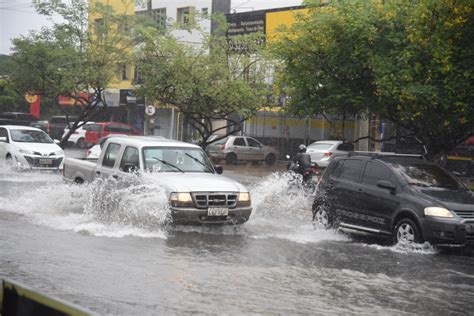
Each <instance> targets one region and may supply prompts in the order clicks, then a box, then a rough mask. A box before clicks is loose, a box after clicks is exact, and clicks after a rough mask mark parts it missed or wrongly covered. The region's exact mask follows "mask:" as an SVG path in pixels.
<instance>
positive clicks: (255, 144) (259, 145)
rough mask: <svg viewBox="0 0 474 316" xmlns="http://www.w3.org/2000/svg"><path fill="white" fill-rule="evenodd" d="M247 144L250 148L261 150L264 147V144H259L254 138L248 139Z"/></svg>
mask: <svg viewBox="0 0 474 316" xmlns="http://www.w3.org/2000/svg"><path fill="white" fill-rule="evenodd" d="M247 143H249V146H250V147H257V148H260V147H261V146H262V144H260V143H259V142H257V141H256V140H255V139H253V138H247Z"/></svg>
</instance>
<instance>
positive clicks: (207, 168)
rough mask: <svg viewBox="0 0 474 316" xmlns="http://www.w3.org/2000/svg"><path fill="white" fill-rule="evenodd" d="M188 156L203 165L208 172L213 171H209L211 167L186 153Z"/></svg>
mask: <svg viewBox="0 0 474 316" xmlns="http://www.w3.org/2000/svg"><path fill="white" fill-rule="evenodd" d="M185 155H186V156H188V157H189V158H191V159H192V160H194V161H196V162H197V163H199V164H201V165H202V166H203V167H204V168H206V171H209V172H210V171H211V170H209V166H208V165H206V164H205V163H204V162H202V161H201V160H199V159H197V158H196V157H194V156H192V155H190V154H188V153H185Z"/></svg>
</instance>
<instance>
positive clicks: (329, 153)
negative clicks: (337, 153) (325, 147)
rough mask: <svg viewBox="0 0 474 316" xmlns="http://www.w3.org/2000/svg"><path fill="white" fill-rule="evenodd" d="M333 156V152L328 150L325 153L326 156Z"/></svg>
mask: <svg viewBox="0 0 474 316" xmlns="http://www.w3.org/2000/svg"><path fill="white" fill-rule="evenodd" d="M331 156H332V152H330V151H328V152H327V153H324V157H331Z"/></svg>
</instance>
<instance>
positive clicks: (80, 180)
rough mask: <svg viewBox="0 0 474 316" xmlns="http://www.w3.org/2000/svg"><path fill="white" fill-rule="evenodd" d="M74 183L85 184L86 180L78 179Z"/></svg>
mask: <svg viewBox="0 0 474 316" xmlns="http://www.w3.org/2000/svg"><path fill="white" fill-rule="evenodd" d="M74 183H75V184H83V183H84V179H82V178H76V179H74Z"/></svg>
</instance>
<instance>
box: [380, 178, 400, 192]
mask: <svg viewBox="0 0 474 316" xmlns="http://www.w3.org/2000/svg"><path fill="white" fill-rule="evenodd" d="M377 186H378V187H379V188H382V189H388V190H390V191H394V190H395V189H396V188H397V186H396V185H395V184H393V183H392V182H390V181H387V180H379V181H377Z"/></svg>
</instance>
